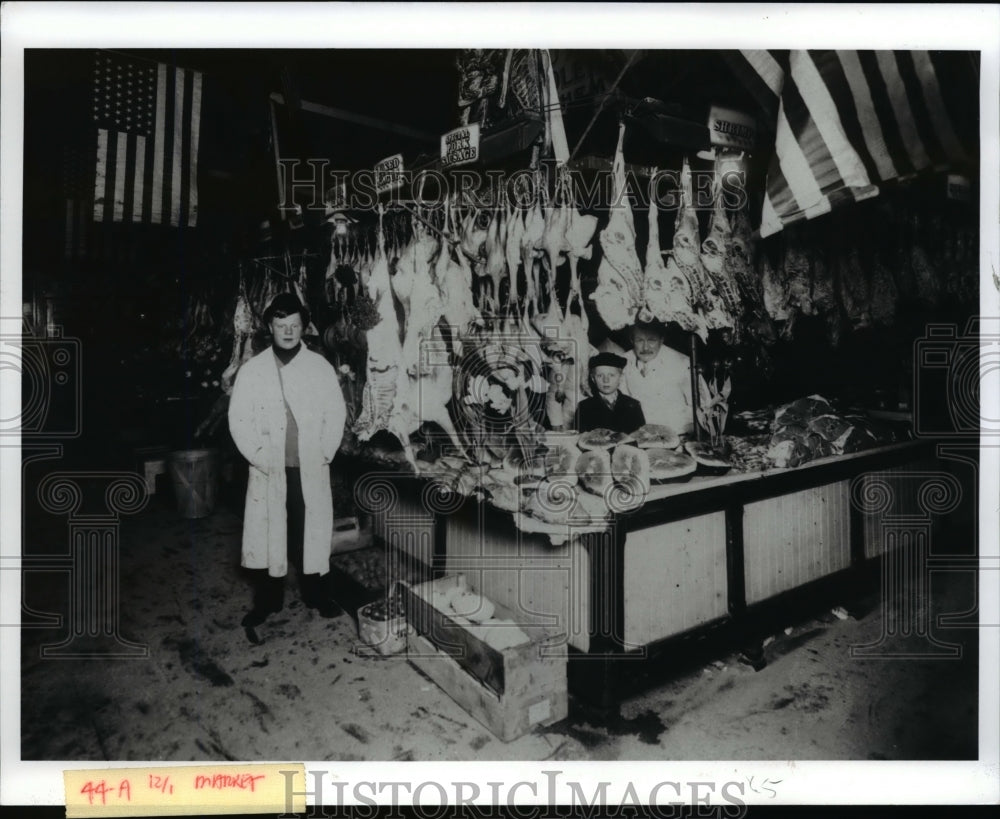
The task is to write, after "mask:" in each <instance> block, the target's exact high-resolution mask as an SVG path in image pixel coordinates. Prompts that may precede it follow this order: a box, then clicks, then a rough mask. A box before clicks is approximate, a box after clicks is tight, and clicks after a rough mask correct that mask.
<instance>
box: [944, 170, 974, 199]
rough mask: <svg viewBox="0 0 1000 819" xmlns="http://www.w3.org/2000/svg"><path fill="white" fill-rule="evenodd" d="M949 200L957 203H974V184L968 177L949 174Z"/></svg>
mask: <svg viewBox="0 0 1000 819" xmlns="http://www.w3.org/2000/svg"><path fill="white" fill-rule="evenodd" d="M948 198H949V199H954V200H955V201H956V202H971V201H972V183H971V182H970V181H969V179H968V177H965V176H960V175H958V174H953V173H950V174H948Z"/></svg>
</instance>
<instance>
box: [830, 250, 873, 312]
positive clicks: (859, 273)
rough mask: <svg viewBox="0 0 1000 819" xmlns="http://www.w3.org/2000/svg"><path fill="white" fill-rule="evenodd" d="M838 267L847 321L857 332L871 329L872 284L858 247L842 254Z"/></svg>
mask: <svg viewBox="0 0 1000 819" xmlns="http://www.w3.org/2000/svg"><path fill="white" fill-rule="evenodd" d="M837 266H838V277H837V286H838V295H839V296H840V303H841V305H842V306H843V308H844V313H845V314H846V315H847V320H848V321H849V322H850V324H851V327H852V328H853V329H855V330H862V329H864V328H866V327H870V326H871V324H872V315H871V303H872V297H871V284H870V281H869V278H868V276H867V275H866V273H865V269H864V266H863V264H862V262H861V253H860V251H859V250H858V249H857V248H856V247H850V248H848V249H847V250H846V252H842V253H840V254H839V256H838V258H837Z"/></svg>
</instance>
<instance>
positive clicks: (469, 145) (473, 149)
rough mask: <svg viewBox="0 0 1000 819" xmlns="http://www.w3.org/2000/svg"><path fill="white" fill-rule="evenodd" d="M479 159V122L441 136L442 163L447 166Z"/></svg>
mask: <svg viewBox="0 0 1000 819" xmlns="http://www.w3.org/2000/svg"><path fill="white" fill-rule="evenodd" d="M478 159H479V124H478V123H475V124H473V125H466V126H465V127H464V128H456V129H455V130H454V131H449V132H448V133H447V134H444V135H443V136H442V137H441V164H442V165H444V166H445V167H446V168H453V167H455V166H457V165H468V164H469V163H470V162H475V161H476V160H478Z"/></svg>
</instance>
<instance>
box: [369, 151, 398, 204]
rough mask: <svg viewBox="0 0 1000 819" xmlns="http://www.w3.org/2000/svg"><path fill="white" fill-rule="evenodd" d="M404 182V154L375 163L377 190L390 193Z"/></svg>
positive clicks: (377, 191)
mask: <svg viewBox="0 0 1000 819" xmlns="http://www.w3.org/2000/svg"><path fill="white" fill-rule="evenodd" d="M402 184H403V155H402V154H396V155H395V156H390V157H387V158H385V159H383V160H381V161H380V162H376V163H375V191H376V193H380V194H381V193H388V192H389V191H391V190H394V189H395V188H398V187H401V186H402Z"/></svg>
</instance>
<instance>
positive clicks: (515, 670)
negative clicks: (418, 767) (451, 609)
mask: <svg viewBox="0 0 1000 819" xmlns="http://www.w3.org/2000/svg"><path fill="white" fill-rule="evenodd" d="M458 583H459V578H458V577H457V576H449V577H442V578H439V579H437V580H431V581H428V582H427V583H421V584H419V585H418V586H413V587H406V586H404V587H403V600H404V605H405V608H406V619H407V621H408V622H409V624H410V626H411V627H412V628H411V629H410V631H409V635H408V638H407V653H408V659H409V661H410V662H411V663H412V664H413V665H414V666H415V667H416V668H418V669H419V670H420V671H422V672H423V673H424V674H425V675H427V676H428V677H430V679H431V680H433V681H434V682H435V683H436V684H437V685H438V686H440V687H441V688H442V689H443V690H444V691H445V692H446V693H447V694H448V695H449V696H450V697H451V698H452V699H453V700H455V702H457V703H458V704H459V705H461V706H462V707H463V708H464V709H465V710H466V711H467V712H468V713H469V714H470V715H471V716H473V717H474V718H475V719H477V720H478V721H479V722H481V723H482V724H483V725H485V726H486V727H487V728H489V729H490V731H492V732H493V733H494V734H495V735H496V736H498V737H499V738H500V739H502V740H503V741H504V742H509V741H511V740H513V739H517V738H518V737H520V736H523V735H524V734H526V733H528V732H529V731H531V730H532V729H533V728H534V727H535V726H538V725H548V724H550V723H553V722H558V721H559V720H561V719H564V718H565V717H566V714H567V710H568V702H567V693H566V655H567V645H566V638H565V634H561V633H554V632H553V630H552V629H550V628H544V627H542V626H538V625H532V624H528V623H522V622H520V620H519V618H518V617H517V615H515V614H514V613H513V612H511V611H510V610H508V609H507V608H505V607H504V606H502V605H500V604H499V603H494V605H495V608H496V610H495V612H494V615H493V616H494V617H495V618H498V619H501V620H512V621H514V622H515V623H517V624H518V626H519V627H520V628H521V630H522V631H523V632H524V633H525V634H527V635H528V638H529V640H528V641H527V642H524V643H522V644H520V645H515V646H510V647H506V648H494V647H493V646H491V645H490V644H489V643H488V642H487V641H486V640H485V639H484V638H483V634H484V630H485V629H488V628H496V629H502V628H511V627H507V626H502V625H497V626H489V625H484V626H479V627H478V628H476V627H475V626H472V627H470V624H468V623H463V622H460V621H459V620H457V619H456V616H454V615H449V614H446V613H445V612H443V611H441V610H440V609H438V608H436V607H435V606H434V605H433V604H432V602H431V600H432V599H433V592H434V591H435V590H437V591H439V592H443V591H447V589H449V588H451V587H454V586H456V585H457V584H458ZM477 632H478V633H477ZM546 649H548V650H546Z"/></svg>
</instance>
